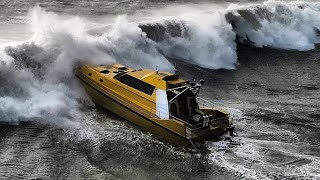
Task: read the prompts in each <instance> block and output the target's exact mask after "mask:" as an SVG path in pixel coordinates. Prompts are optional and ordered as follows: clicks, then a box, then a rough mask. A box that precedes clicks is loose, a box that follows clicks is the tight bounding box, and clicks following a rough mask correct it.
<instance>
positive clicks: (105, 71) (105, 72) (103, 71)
mask: <svg viewBox="0 0 320 180" xmlns="http://www.w3.org/2000/svg"><path fill="white" fill-rule="evenodd" d="M100 73H103V74H108V73H109V70H107V69H105V70H102V71H100Z"/></svg>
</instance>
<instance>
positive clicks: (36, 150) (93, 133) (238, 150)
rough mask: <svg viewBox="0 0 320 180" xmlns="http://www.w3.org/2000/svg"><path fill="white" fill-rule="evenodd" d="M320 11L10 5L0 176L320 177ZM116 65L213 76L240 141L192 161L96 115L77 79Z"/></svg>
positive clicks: (216, 146)
mask: <svg viewBox="0 0 320 180" xmlns="http://www.w3.org/2000/svg"><path fill="white" fill-rule="evenodd" d="M124 14H126V16H124ZM319 15H320V4H319V3H317V2H312V1H308V2H289V1H286V2H284V1H282V2H277V1H268V2H262V1H234V2H232V1H230V2H224V1H222V2H221V1H212V2H206V1H147V0H140V1H138V0H132V1H99V0H97V1H80V0H78V1H75V0H69V1H35V0H34V1H23V0H20V1H18V0H16V1H1V2H0V24H1V26H0V84H1V86H0V122H1V123H0V124H1V125H0V144H1V145H0V179H32V178H40V179H320V168H319V167H320V153H319V150H320V140H319V139H320V131H319V128H320V120H319V118H320V113H319V112H318V111H319V108H320V103H319V102H320V73H319V70H318V69H319V67H320V47H319V46H318V45H317V44H318V43H319V40H320V38H319V32H320V23H319V22H320V16H319ZM112 62H120V63H124V64H127V65H130V66H133V67H136V68H140V67H143V68H155V67H156V66H157V67H158V68H160V69H163V70H168V71H175V72H176V73H178V74H180V75H181V76H182V77H184V78H185V79H198V80H199V79H204V80H205V81H206V84H205V87H204V88H203V89H202V92H201V95H202V96H203V97H204V98H206V99H208V100H210V101H213V102H214V103H215V104H216V105H217V106H219V107H221V108H223V109H225V110H226V111H228V112H230V113H231V116H232V121H233V123H234V124H235V126H236V129H237V131H238V137H237V138H236V141H237V142H240V143H241V145H232V144H230V143H228V142H226V141H218V142H207V143H206V145H205V147H204V148H203V149H201V150H199V151H196V152H194V151H189V150H185V149H182V148H178V147H173V146H171V145H170V144H168V143H166V142H164V141H162V140H161V139H159V138H157V137H155V136H153V135H152V134H150V133H149V132H147V131H144V130H142V129H140V128H139V127H137V126H135V125H133V124H131V123H129V122H127V121H125V120H123V119H121V118H119V117H117V116H116V115H114V114H111V113H109V112H106V111H104V110H101V109H97V108H96V107H94V105H93V104H92V103H91V102H90V100H89V98H88V97H87V96H86V94H85V92H84V91H83V89H82V87H81V86H80V85H79V83H78V81H77V80H76V79H75V78H74V69H75V68H76V67H78V66H79V65H80V64H84V63H97V64H102V63H112ZM221 147H224V150H221Z"/></svg>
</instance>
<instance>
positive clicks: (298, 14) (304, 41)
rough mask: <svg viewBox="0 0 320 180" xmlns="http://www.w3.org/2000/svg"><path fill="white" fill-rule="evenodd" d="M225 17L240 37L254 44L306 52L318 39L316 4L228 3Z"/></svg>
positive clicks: (318, 10)
mask: <svg viewBox="0 0 320 180" xmlns="http://www.w3.org/2000/svg"><path fill="white" fill-rule="evenodd" d="M227 10H228V11H229V13H227V15H226V17H227V19H228V20H229V22H230V23H232V24H233V27H234V31H235V32H236V33H237V35H238V37H239V38H240V40H241V41H242V42H243V41H250V42H252V43H253V45H255V46H257V47H263V46H269V47H274V48H280V49H295V50H300V51H306V50H310V49H313V48H314V47H315V44H316V43H319V42H320V38H319V29H320V25H319V24H320V3H311V2H291V3H288V2H283V1H266V2H264V3H263V4H259V5H250V6H239V5H235V4H233V5H231V6H230V7H229V8H228V9H227Z"/></svg>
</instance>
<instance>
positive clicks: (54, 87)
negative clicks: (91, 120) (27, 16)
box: [0, 7, 114, 127]
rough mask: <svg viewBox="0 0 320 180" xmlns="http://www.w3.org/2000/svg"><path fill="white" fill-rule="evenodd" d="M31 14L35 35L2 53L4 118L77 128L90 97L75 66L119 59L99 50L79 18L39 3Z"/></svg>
mask: <svg viewBox="0 0 320 180" xmlns="http://www.w3.org/2000/svg"><path fill="white" fill-rule="evenodd" d="M31 17H32V22H31V26H32V28H33V31H34V36H33V37H32V39H31V40H30V41H29V42H25V43H23V44H20V45H16V46H10V47H6V48H2V51H1V57H0V58H1V65H0V73H1V76H0V77H1V78H0V81H1V84H2V86H1V88H0V119H1V121H5V122H9V123H19V122H20V121H40V122H46V123H48V122H49V123H50V124H55V125H58V126H63V127H70V126H72V127H73V126H77V121H76V119H77V118H79V116H80V114H81V113H80V112H79V108H80V106H81V105H80V103H79V101H80V100H81V99H83V98H84V99H86V95H85V93H84V92H83V91H82V90H81V87H80V85H79V84H78V83H77V81H76V79H75V77H74V73H73V71H74V68H76V67H77V66H78V65H79V64H83V63H98V62H99V63H111V62H114V60H113V59H112V58H111V57H110V56H109V55H108V54H106V53H104V52H102V51H101V50H99V48H97V44H98V42H99V41H98V40H97V39H96V38H94V37H90V36H89V35H87V34H86V33H85V23H84V21H83V20H81V19H80V18H77V17H62V16H57V15H56V14H54V13H50V12H45V11H44V10H42V9H41V8H39V7H36V8H34V9H33V10H32V12H31ZM89 60H90V61H89Z"/></svg>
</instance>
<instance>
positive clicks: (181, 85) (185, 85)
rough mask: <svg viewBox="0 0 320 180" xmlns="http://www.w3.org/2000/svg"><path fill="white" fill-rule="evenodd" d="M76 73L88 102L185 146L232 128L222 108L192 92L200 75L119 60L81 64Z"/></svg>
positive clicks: (214, 136)
mask: <svg viewBox="0 0 320 180" xmlns="http://www.w3.org/2000/svg"><path fill="white" fill-rule="evenodd" d="M76 75H77V77H78V78H79V79H80V80H81V83H82V84H83V86H84V88H85V90H86V92H87V93H88V94H89V96H90V97H91V98H92V100H93V102H95V103H96V104H98V105H100V106H102V107H104V108H106V109H107V110H109V111H111V112H113V113H115V114H117V115H119V116H121V117H123V118H125V119H127V120H129V121H131V122H133V123H135V124H137V125H139V126H141V127H143V128H145V129H146V130H148V131H150V132H152V133H154V134H157V135H160V136H161V137H163V138H164V139H166V140H167V141H170V142H173V143H174V144H178V145H184V146H189V145H190V144H194V142H198V141H205V140H210V139H213V138H216V137H217V136H219V135H221V134H224V133H225V132H226V131H230V132H231V130H233V128H232V127H231V126H230V123H229V114H228V113H226V112H224V111H222V110H218V109H215V108H213V107H210V106H211V105H210V104H209V103H208V102H207V101H205V100H204V99H202V98H200V97H198V93H199V90H200V88H201V86H202V85H203V84H204V81H203V80H200V84H197V83H195V82H192V81H186V80H183V79H181V78H179V76H178V75H175V74H171V73H168V72H158V71H156V70H151V69H138V70H136V69H132V68H129V67H127V66H123V65H121V64H113V65H100V66H89V65H84V66H82V67H81V68H80V69H79V70H78V71H77V74H76Z"/></svg>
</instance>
